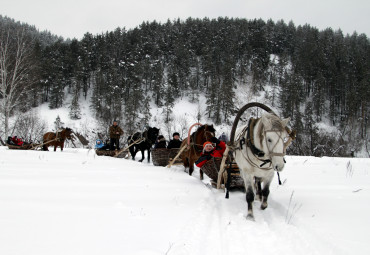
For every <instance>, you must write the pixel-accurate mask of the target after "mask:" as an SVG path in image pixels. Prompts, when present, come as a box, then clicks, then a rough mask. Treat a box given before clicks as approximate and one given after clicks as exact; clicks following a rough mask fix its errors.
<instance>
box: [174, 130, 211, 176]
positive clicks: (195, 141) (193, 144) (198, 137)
mask: <svg viewBox="0 0 370 255" xmlns="http://www.w3.org/2000/svg"><path fill="white" fill-rule="evenodd" d="M189 132H190V131H189ZM215 132H216V130H215V129H214V127H213V125H207V124H205V125H202V126H200V127H199V128H198V129H197V130H196V131H195V132H194V133H193V134H192V135H191V136H189V137H188V138H187V139H184V141H183V142H182V144H181V147H183V146H187V148H186V149H185V150H184V152H183V153H182V154H181V158H182V161H183V163H184V167H185V169H186V168H187V167H189V175H192V174H193V171H194V162H195V161H196V160H197V159H198V158H199V157H200V153H201V152H202V150H203V143H205V142H206V141H210V140H211V138H212V137H214V136H215ZM200 179H201V180H203V171H202V170H200Z"/></svg>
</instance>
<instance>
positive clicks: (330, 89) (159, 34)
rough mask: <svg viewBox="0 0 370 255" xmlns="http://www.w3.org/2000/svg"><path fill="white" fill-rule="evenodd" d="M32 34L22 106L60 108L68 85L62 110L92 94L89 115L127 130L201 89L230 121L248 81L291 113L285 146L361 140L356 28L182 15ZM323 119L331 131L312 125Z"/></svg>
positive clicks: (364, 90) (363, 121)
mask: <svg viewBox="0 0 370 255" xmlns="http://www.w3.org/2000/svg"><path fill="white" fill-rule="evenodd" d="M33 42H34V62H35V63H37V65H36V67H35V72H33V74H34V75H36V76H37V82H36V83H35V84H34V85H33V87H32V89H31V90H29V93H27V94H25V95H24V97H22V100H24V102H23V103H22V104H21V106H22V107H21V108H23V110H24V111H26V110H27V109H29V108H30V107H35V106H37V105H39V104H41V103H45V102H48V104H49V107H50V108H58V107H61V106H62V105H63V103H64V100H65V92H66V91H67V93H69V94H71V95H72V98H73V100H72V103H71V104H70V116H71V117H72V118H76V119H78V118H80V117H81V116H80V108H79V107H80V106H79V98H80V96H83V97H85V98H87V96H88V94H91V95H92V96H91V108H92V109H93V110H94V113H95V114H96V117H97V118H99V119H101V120H102V121H105V122H106V123H110V122H111V121H112V120H113V119H116V118H117V119H122V120H124V121H125V127H126V128H127V129H128V131H129V132H131V131H133V130H135V129H137V128H138V127H139V128H141V127H143V126H144V125H146V124H148V122H149V120H150V118H151V114H150V111H149V110H150V103H154V104H155V105H157V106H158V107H163V109H164V113H163V114H164V115H165V121H166V122H170V121H171V118H172V117H171V116H172V107H173V105H174V101H175V100H176V99H178V98H181V97H184V96H186V97H188V98H189V99H190V100H191V101H193V102H196V101H197V100H198V96H199V95H200V94H204V95H205V96H206V98H207V102H206V114H207V116H208V117H209V119H211V120H213V121H214V123H216V124H220V123H227V124H231V123H230V121H232V120H233V117H234V116H235V112H236V110H238V109H237V106H236V104H235V98H236V95H235V93H238V90H239V89H240V88H242V87H249V88H250V91H251V93H253V94H261V93H265V97H266V100H267V101H268V102H269V103H270V105H271V106H273V107H275V108H277V109H279V110H280V112H281V113H282V115H284V116H290V117H292V120H293V128H294V129H296V130H297V132H298V134H299V136H298V139H297V142H296V143H294V145H293V146H292V148H291V152H292V153H295V154H300V155H303V154H305V155H318V156H321V155H331V154H333V155H349V153H350V151H351V149H352V150H353V148H352V147H351V146H355V145H356V144H357V145H358V144H359V143H358V142H360V143H362V144H363V142H364V141H365V142H366V139H368V138H367V134H368V133H367V131H368V130H369V128H368V118H369V115H370V113H369V98H370V86H369V83H370V74H369V73H370V71H369V70H370V58H369V57H370V47H369V39H368V38H367V37H366V35H364V34H360V35H358V34H356V33H354V34H352V35H343V33H342V32H341V31H340V30H338V31H333V30H332V29H326V30H323V31H319V30H318V29H317V28H314V27H311V26H309V25H304V26H295V25H294V24H293V22H290V23H289V24H286V23H285V22H284V21H278V22H273V21H271V20H268V21H267V22H265V21H263V20H261V19H259V20H256V19H255V20H246V19H230V18H218V19H212V20H211V19H208V18H205V19H192V18H189V19H187V20H186V21H181V20H175V21H167V22H166V23H164V24H160V23H157V22H155V21H154V22H144V23H142V24H141V25H140V26H138V27H137V28H135V29H131V30H128V31H127V30H125V29H121V28H117V29H116V30H115V31H112V32H106V33H105V34H99V35H92V34H89V33H86V34H85V35H84V37H83V39H82V40H76V39H73V40H64V39H62V38H58V39H57V40H55V41H52V42H50V40H49V41H48V42H47V43H45V41H43V38H40V37H37V38H36V39H34V41H33ZM123 116H124V118H123ZM324 120H325V121H330V123H331V124H332V125H333V126H335V127H336V128H337V131H338V132H337V133H335V134H333V133H332V132H327V133H326V132H323V131H322V130H320V126H318V125H317V123H321V122H322V121H324ZM354 141H356V142H354ZM351 143H353V144H351ZM365 145H366V144H365Z"/></svg>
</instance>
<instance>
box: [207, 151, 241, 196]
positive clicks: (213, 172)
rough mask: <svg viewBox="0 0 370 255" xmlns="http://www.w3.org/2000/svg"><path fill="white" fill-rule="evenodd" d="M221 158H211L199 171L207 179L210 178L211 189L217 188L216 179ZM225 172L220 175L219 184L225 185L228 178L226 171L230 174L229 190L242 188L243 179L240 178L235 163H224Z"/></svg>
mask: <svg viewBox="0 0 370 255" xmlns="http://www.w3.org/2000/svg"><path fill="white" fill-rule="evenodd" d="M221 162H222V158H214V157H213V158H212V159H210V160H208V161H207V162H206V163H205V164H204V165H203V166H202V167H201V168H200V169H201V170H202V171H203V173H205V174H206V175H207V176H208V177H209V178H211V184H212V186H213V187H215V188H216V187H217V179H218V175H219V171H220V166H221ZM225 168H226V170H225V171H224V172H223V173H222V179H221V184H222V185H223V186H225V185H226V183H227V180H228V178H229V175H228V171H229V172H230V188H240V189H243V188H244V181H243V178H242V177H241V176H240V171H239V167H238V165H237V164H236V163H235V162H232V163H231V164H230V162H226V165H225Z"/></svg>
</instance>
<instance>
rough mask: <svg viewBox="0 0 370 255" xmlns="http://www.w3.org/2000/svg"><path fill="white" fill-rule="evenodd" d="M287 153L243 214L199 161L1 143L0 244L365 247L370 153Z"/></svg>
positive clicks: (93, 250)
mask: <svg viewBox="0 0 370 255" xmlns="http://www.w3.org/2000/svg"><path fill="white" fill-rule="evenodd" d="M50 149H51V148H50ZM286 160H287V164H286V167H285V169H284V171H283V172H282V173H281V178H282V181H283V185H281V186H279V185H278V182H277V178H276V177H275V179H274V181H273V184H272V186H271V193H270V196H269V207H268V208H267V209H266V210H264V211H261V210H260V209H259V205H260V202H259V201H255V202H254V212H255V221H250V220H247V219H246V214H247V204H246V201H245V194H244V193H243V192H241V191H232V192H231V193H230V199H225V198H224V197H225V193H224V192H223V191H222V190H216V189H214V188H212V187H211V186H210V185H209V184H208V183H209V179H208V178H206V179H205V180H204V181H200V180H199V170H198V168H196V171H195V173H194V174H193V176H189V175H188V174H187V173H185V172H184V168H183V167H182V166H173V167H172V168H167V167H156V166H153V165H152V164H151V163H147V161H146V160H145V163H139V162H137V161H132V160H128V159H116V158H111V157H104V156H97V155H96V154H95V151H94V150H88V149H72V148H66V149H65V150H64V151H63V152H61V151H60V150H59V149H58V150H57V152H53V151H49V152H43V151H16V150H9V149H8V148H7V147H0V254H1V255H44V254H45V255H59V254H63V255H73V254H78V255H81V254H86V255H94V254H97V255H98V254H99V255H101V254H106V255H114V254H117V255H118V254H120V255H122V254H130V255H131V254H140V255H141V254H142V255H144V254H145V255H146V254H148V255H150V254H172V255H174V254H189V255H190V254H191V255H194V254H210V255H228V254H230V255H234V254H274V255H276V254H285V255H287V254H288V255H289V254H292V255H293V254H294V255H296V254H326V255H327V254H335V255H337V254H370V235H369V234H370V231H369V229H370V220H369V217H370V203H369V201H370V174H369V171H370V159H369V158H314V157H296V156H287V157H286Z"/></svg>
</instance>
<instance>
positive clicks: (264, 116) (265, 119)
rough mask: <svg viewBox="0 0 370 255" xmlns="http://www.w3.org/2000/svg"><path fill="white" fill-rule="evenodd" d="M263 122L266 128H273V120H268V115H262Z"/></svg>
mask: <svg viewBox="0 0 370 255" xmlns="http://www.w3.org/2000/svg"><path fill="white" fill-rule="evenodd" d="M261 121H262V123H263V125H264V126H265V127H271V125H272V122H271V119H270V118H268V116H267V114H264V115H262V117H261Z"/></svg>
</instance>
